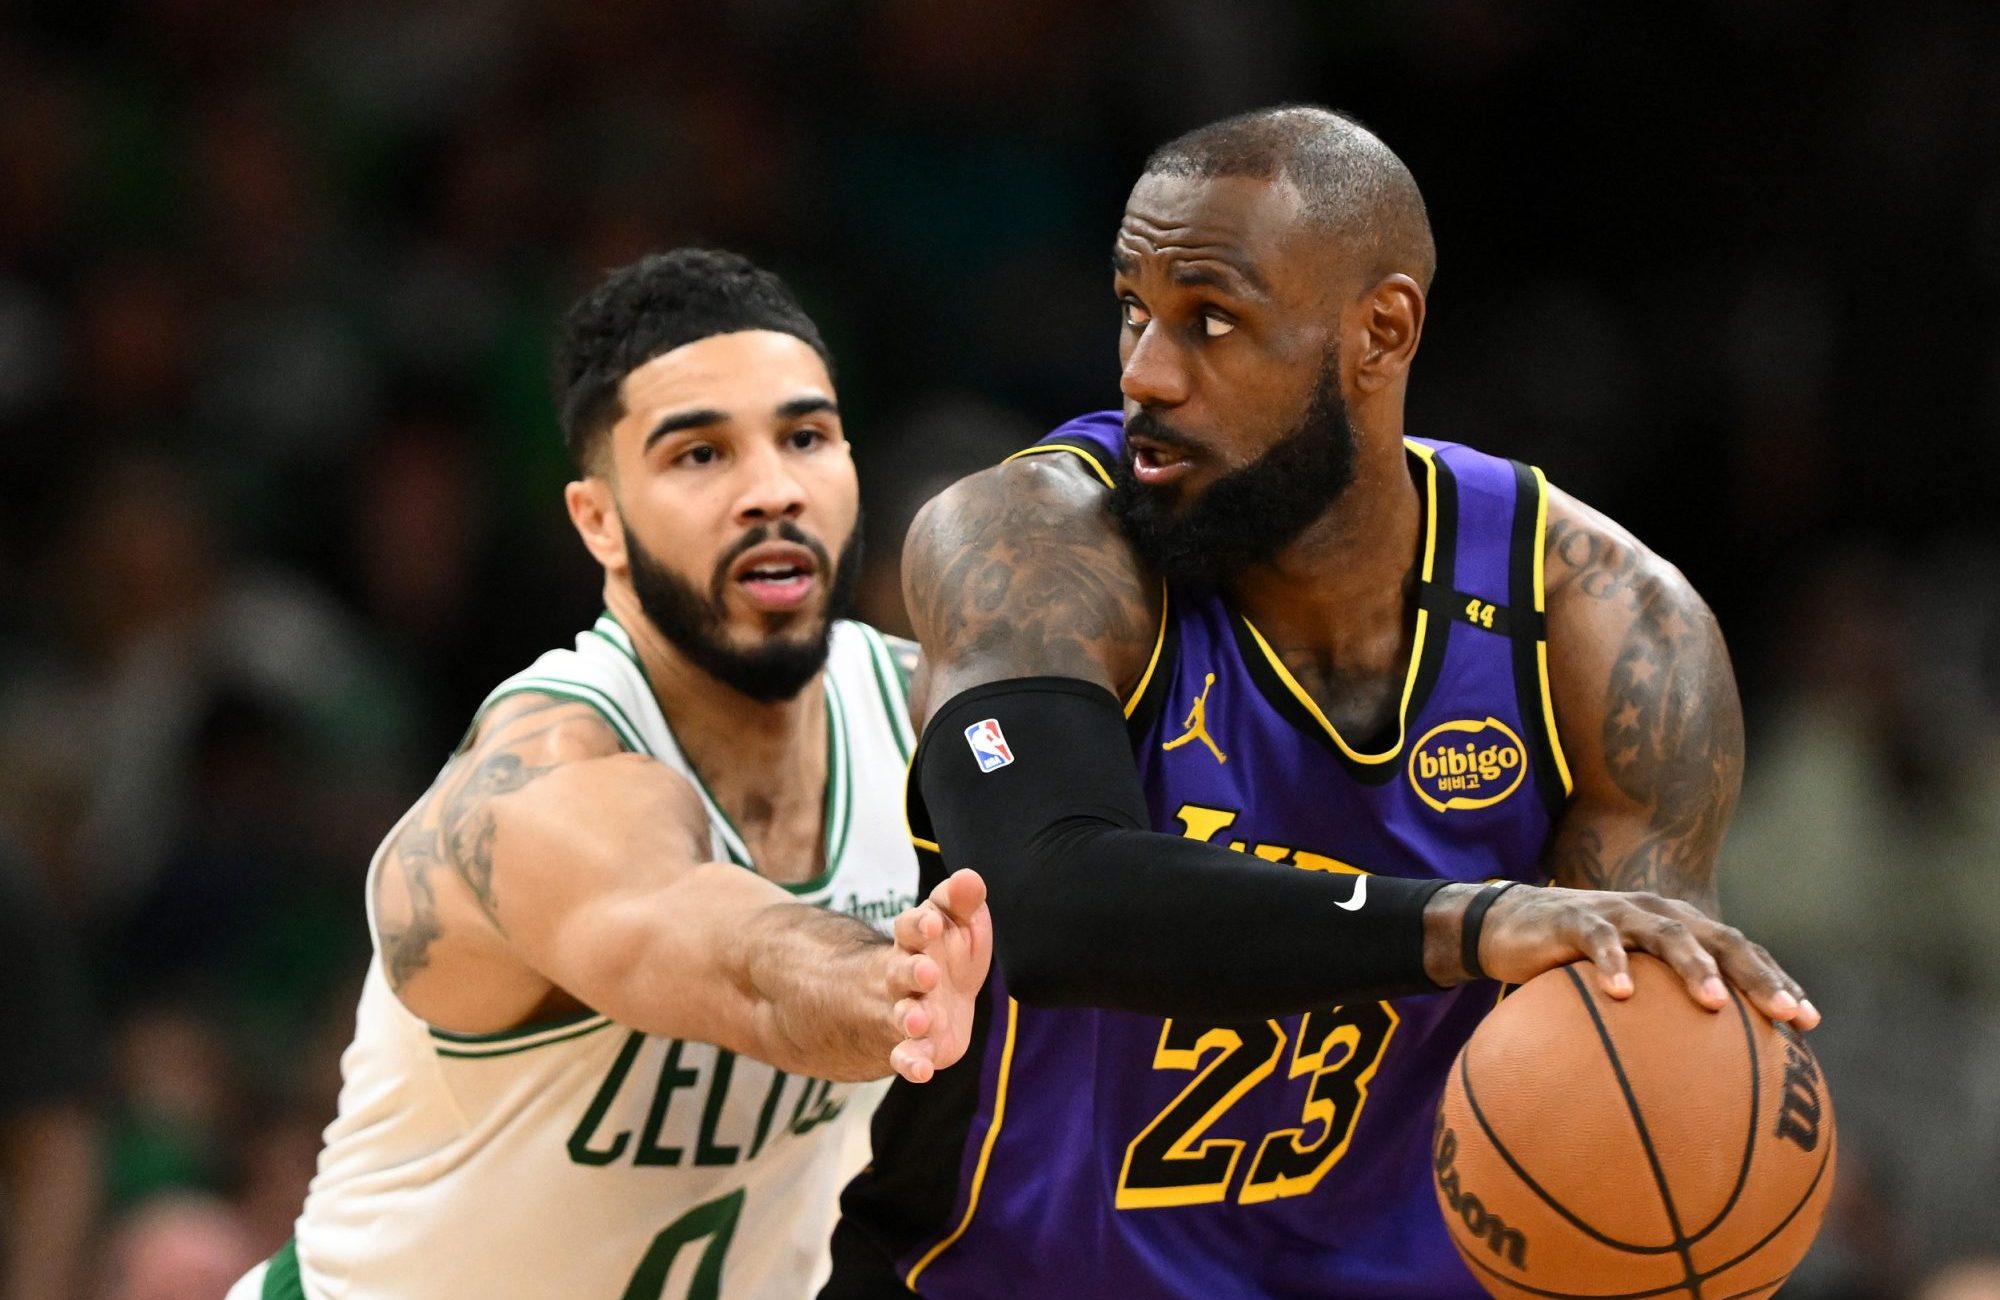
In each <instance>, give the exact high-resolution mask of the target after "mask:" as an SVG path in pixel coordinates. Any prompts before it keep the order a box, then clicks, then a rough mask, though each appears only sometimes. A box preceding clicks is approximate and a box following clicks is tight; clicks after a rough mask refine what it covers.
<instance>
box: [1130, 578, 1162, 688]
mask: <svg viewBox="0 0 2000 1300" xmlns="http://www.w3.org/2000/svg"><path fill="white" fill-rule="evenodd" d="M1166 645H1167V584H1166V583H1165V582H1162V583H1161V584H1160V630H1159V632H1158V633H1157V634H1156V635H1155V636H1154V637H1153V657H1152V658H1150V659H1148V660H1147V661H1146V671H1145V672H1143V673H1141V674H1139V684H1138V685H1137V686H1134V687H1133V688H1132V696H1131V698H1130V699H1128V700H1126V701H1125V716H1126V717H1128V718H1129V717H1131V716H1132V713H1133V711H1134V710H1135V709H1137V708H1138V707H1139V701H1141V700H1143V699H1145V698H1146V688H1147V687H1149V686H1151V685H1152V684H1153V674H1154V673H1155V672H1156V671H1158V670H1159V667H1160V652H1161V651H1162V650H1164V649H1166Z"/></svg>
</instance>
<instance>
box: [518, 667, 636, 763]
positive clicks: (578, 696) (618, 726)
mask: <svg viewBox="0 0 2000 1300" xmlns="http://www.w3.org/2000/svg"><path fill="white" fill-rule="evenodd" d="M510 695H553V696H555V697H556V698H558V699H566V700H575V701H576V702H577V703H579V704H588V705H589V706H590V707H591V708H593V709H595V710H597V712H598V713H600V714H601V715H603V717H604V720H605V721H606V722H608V723H610V724H611V729H612V730H613V731H615V732H617V733H618V739H619V742H620V743H621V744H623V745H624V746H625V748H627V749H629V750H631V751H632V752H633V753H635V754H644V755H646V756H647V757H649V758H657V757H658V755H656V754H654V753H653V750H652V747H651V746H650V745H648V744H647V743H646V739H645V736H644V735H643V734H641V732H640V731H639V728H638V727H636V726H634V725H633V723H632V719H630V718H628V717H626V716H625V710H624V709H622V708H620V707H619V705H618V701H616V700H614V699H612V698H611V697H610V696H609V695H606V694H605V693H604V692H603V691H600V690H598V689H597V688H596V687H595V686H592V685H590V684H589V683H587V682H573V681H570V680H569V679H568V678H563V677H517V678H515V679H514V681H513V683H512V684H511V685H508V686H506V687H503V688H502V689H500V690H497V691H495V692H493V694H491V695H489V696H487V697H486V703H485V704H484V705H482V706H481V707H480V712H481V713H484V712H485V711H486V710H487V709H490V708H492V707H493V706H494V704H496V703H498V702H499V701H501V700H504V699H506V698H507V697H508V696H510Z"/></svg>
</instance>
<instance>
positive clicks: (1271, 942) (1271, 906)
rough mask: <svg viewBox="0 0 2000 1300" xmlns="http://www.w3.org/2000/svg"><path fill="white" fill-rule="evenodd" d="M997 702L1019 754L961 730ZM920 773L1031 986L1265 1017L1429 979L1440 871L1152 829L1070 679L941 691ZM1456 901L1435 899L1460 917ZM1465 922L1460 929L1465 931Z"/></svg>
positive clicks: (1103, 728) (941, 836)
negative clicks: (1354, 863) (1257, 851)
mask: <svg viewBox="0 0 2000 1300" xmlns="http://www.w3.org/2000/svg"><path fill="white" fill-rule="evenodd" d="M988 717H992V718H995V719H997V720H998V721H999V722H1000V723H1001V726H1002V729H1003V731H1004V733H1005V735H1006V736H1007V738H1008V739H1009V741H1010V742H1011V744H1012V752H1013V754H1014V756H1015V760H1016V761H1014V762H1012V763H1009V764H1006V765H1004V766H1000V767H997V768H995V769H994V770H993V771H990V772H982V771H980V770H979V768H978V765H977V763H976V762H975V761H974V760H973V759H972V757H971V755H970V752H969V750H968V747H967V746H966V744H965V743H964V741H963V740H962V739H961V737H960V735H959V733H960V732H961V731H962V730H963V729H964V728H965V727H966V726H967V725H970V723H972V722H976V721H978V720H980V719H984V718H988ZM918 762H919V778H920V781H921V784H922V790H923V795H924V800H925V804H926V806H927V807H928V809H929V811H930V814H931V817H932V820H933V822H934V825H935V829H936V831H937V838H938V842H939V844H940V846H941V847H942V849H943V852H944V857H945V860H946V862H947V864H949V865H951V866H954V867H957V866H970V867H976V868H977V869H979V871H980V872H981V873H982V874H983V875H985V877H986V879H987V886H988V891H989V895H988V896H989V902H990V905H991V907H992V910H993V917H994V932H995V943H996V950H995V954H996V958H997V960H998V962H999V965H1000V968H1001V970H1002V972H1003V974H1004V976H1005V978H1006V980H1007V985H1008V991H1009V992H1010V993H1011V994H1012V995H1013V996H1015V997H1017V998H1019V999H1021V1000H1022V1001H1024V1002H1029V1003H1039V1004H1044V1005H1067V1004H1087V1005H1092V1006H1103V1007H1112V1008H1116V1009H1120V1010H1128V1011H1136V1012H1141V1013H1145V1014H1151V1015H1165V1016H1185V1017H1190V1018H1200V1019H1207V1020H1217V1021H1225V1020H1240V1019H1259V1018H1263V1017H1268V1016H1275V1015H1284V1014H1290V1013H1292V1012H1297V1011H1304V1010H1308V1009H1310V1008H1313V1007H1316V1006H1329V1005H1334V1004H1337V1003H1339V1002H1342V1001H1346V1000H1351V999H1356V998H1378V997H1385V996H1391V995H1395V994H1402V993H1413V992H1423V991H1429V990H1432V989H1435V988H1436V987H1437V986H1438V985H1439V984H1440V983H1447V982H1454V980H1455V978H1456V966H1455V964H1454V963H1453V962H1452V961H1450V960H1448V959H1445V958H1443V957H1440V959H1439V960H1438V961H1437V962H1435V963H1429V962H1427V956H1428V949H1427V929H1428V928H1433V927H1431V926H1430V925H1429V923H1428V922H1427V912H1428V911H1429V909H1428V904H1429V903H1430V902H1431V900H1432V895H1434V894H1435V893H1436V892H1437V891H1438V889H1439V882H1436V881H1416V880H1404V879H1398V878H1394V877H1368V878H1366V881H1365V884H1364V883H1363V878H1361V877H1356V876H1345V875H1330V874H1327V873H1322V872H1308V871H1300V870H1298V869H1296V868H1292V867H1285V866H1279V865H1277V864H1274V863H1270V862H1265V861H1263V860H1262V859H1259V858H1256V857H1254V856H1248V855H1244V854H1240V853H1232V852H1230V851H1229V850H1227V849H1223V848H1220V847H1217V846H1213V845H1208V844H1202V843H1198V842H1196V841H1193V840H1188V839H1183V838H1180V837H1177V836H1172V835H1165V834H1159V833H1156V832H1153V831H1151V830H1150V829H1147V823H1148V820H1149V817H1148V812H1147V808H1146V803H1145V797H1144V794H1143V792H1142V790H1141V789H1140V786H1139V781H1138V776H1137V774H1136V772H1135V771H1134V769H1133V767H1132V761H1131V750H1130V747H1129V741H1128V740H1127V738H1126V736H1125V732H1124V722H1123V719H1122V717H1121V716H1120V715H1119V711H1118V709H1117V706H1116V704H1115V702H1114V701H1113V700H1112V699H1111V697H1110V696H1109V695H1106V694H1104V693H1103V692H1101V691H1095V690H1093V689H1092V688H1090V687H1088V686H1085V685H1083V684H1081V683H1076V682H1065V681H1063V680H1061V679H1047V678H1037V679H1023V680H1021V681H1016V682H1006V683H996V684H994V685H992V686H987V687H981V688H978V689H976V690H974V691H970V692H966V693H963V694H961V695H960V696H958V697H957V698H955V699H954V700H952V701H950V702H948V703H947V704H945V705H944V707H942V708H941V709H940V710H939V712H938V715H937V717H936V719H934V720H933V724H932V726H931V728H930V730H929V733H928V734H927V736H926V738H925V744H924V752H923V753H922V754H921V755H920V756H919V760H918ZM1461 910H1462V907H1459V906H1454V905H1452V904H1450V903H1449V902H1445V903H1441V904H1440V906H1439V908H1438V909H1437V910H1436V913H1435V915H1436V921H1435V927H1434V928H1438V929H1440V930H1444V929H1449V927H1450V924H1451V921H1452V919H1453V917H1454V916H1455V915H1456V914H1457V913H1458V912H1459V911H1461ZM1453 933H1454V934H1455V931H1453Z"/></svg>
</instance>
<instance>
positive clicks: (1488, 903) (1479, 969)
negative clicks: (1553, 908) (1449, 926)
mask: <svg viewBox="0 0 2000 1300" xmlns="http://www.w3.org/2000/svg"><path fill="white" fill-rule="evenodd" d="M1520 883H1521V882H1520V881H1518V880H1503V881H1501V882H1499V883H1498V884H1493V885H1488V886H1487V887H1486V888H1484V889H1482V890H1480V891H1479V892H1478V893H1477V894H1475V895H1473V898H1472V901H1471V902H1470V903H1467V904H1466V905H1465V921H1464V922H1463V924H1462V925H1461V927H1460V929H1459V950H1458V951H1459V963H1460V964H1461V965H1463V966H1464V967H1465V973H1466V976H1467V977H1468V978H1470V979H1476V980H1483V979H1485V978H1486V968H1485V967H1483V966H1481V965H1480V964H1479V932H1480V931H1482V930H1484V929H1485V928H1486V911H1487V909H1488V908H1490V907H1492V906H1493V904H1494V902H1495V901H1497V900H1498V899H1499V897H1500V895H1502V894H1504V893H1506V892H1507V891H1508V890H1510V889H1512V888H1513V887H1514V886H1516V885H1518V884H1520Z"/></svg>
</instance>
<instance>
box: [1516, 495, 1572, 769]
mask: <svg viewBox="0 0 2000 1300" xmlns="http://www.w3.org/2000/svg"><path fill="white" fill-rule="evenodd" d="M1528 471H1529V472H1530V473H1532V474H1533V475H1534V476H1535V612H1536V613H1537V614H1546V610H1545V609H1544V608H1543V606H1544V604H1545V601H1544V599H1543V592H1542V550H1543V547H1544V546H1546V545H1547V539H1548V532H1549V480H1548V477H1547V476H1546V475H1544V474H1543V473H1542V471H1541V469H1540V467H1539V466H1535V465H1530V466H1529V467H1528ZM1519 508H1520V507H1519V505H1518V504H1517V505H1516V506H1515V509H1517V510H1518V509H1519ZM1535 668H1536V671H1538V672H1539V673H1540V674H1541V680H1542V730H1543V731H1544V732H1545V733H1547V735H1548V738H1549V753H1551V754H1553V755H1555V760H1556V774H1557V775H1558V776H1560V777H1562V783H1563V797H1564V798H1568V797H1569V796H1570V795H1571V794H1574V793H1575V792H1576V782H1575V781H1574V780H1573V779H1571V777H1570V774H1569V760H1568V759H1567V758H1566V757H1564V755H1563V743H1562V736H1561V735H1559V734H1558V733H1557V732H1556V700H1555V694H1554V692H1552V691H1551V690H1550V689H1549V630H1548V619H1547V618H1546V617H1544V618H1543V620H1542V636H1541V639H1540V640H1538V641H1536V642H1535Z"/></svg>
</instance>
